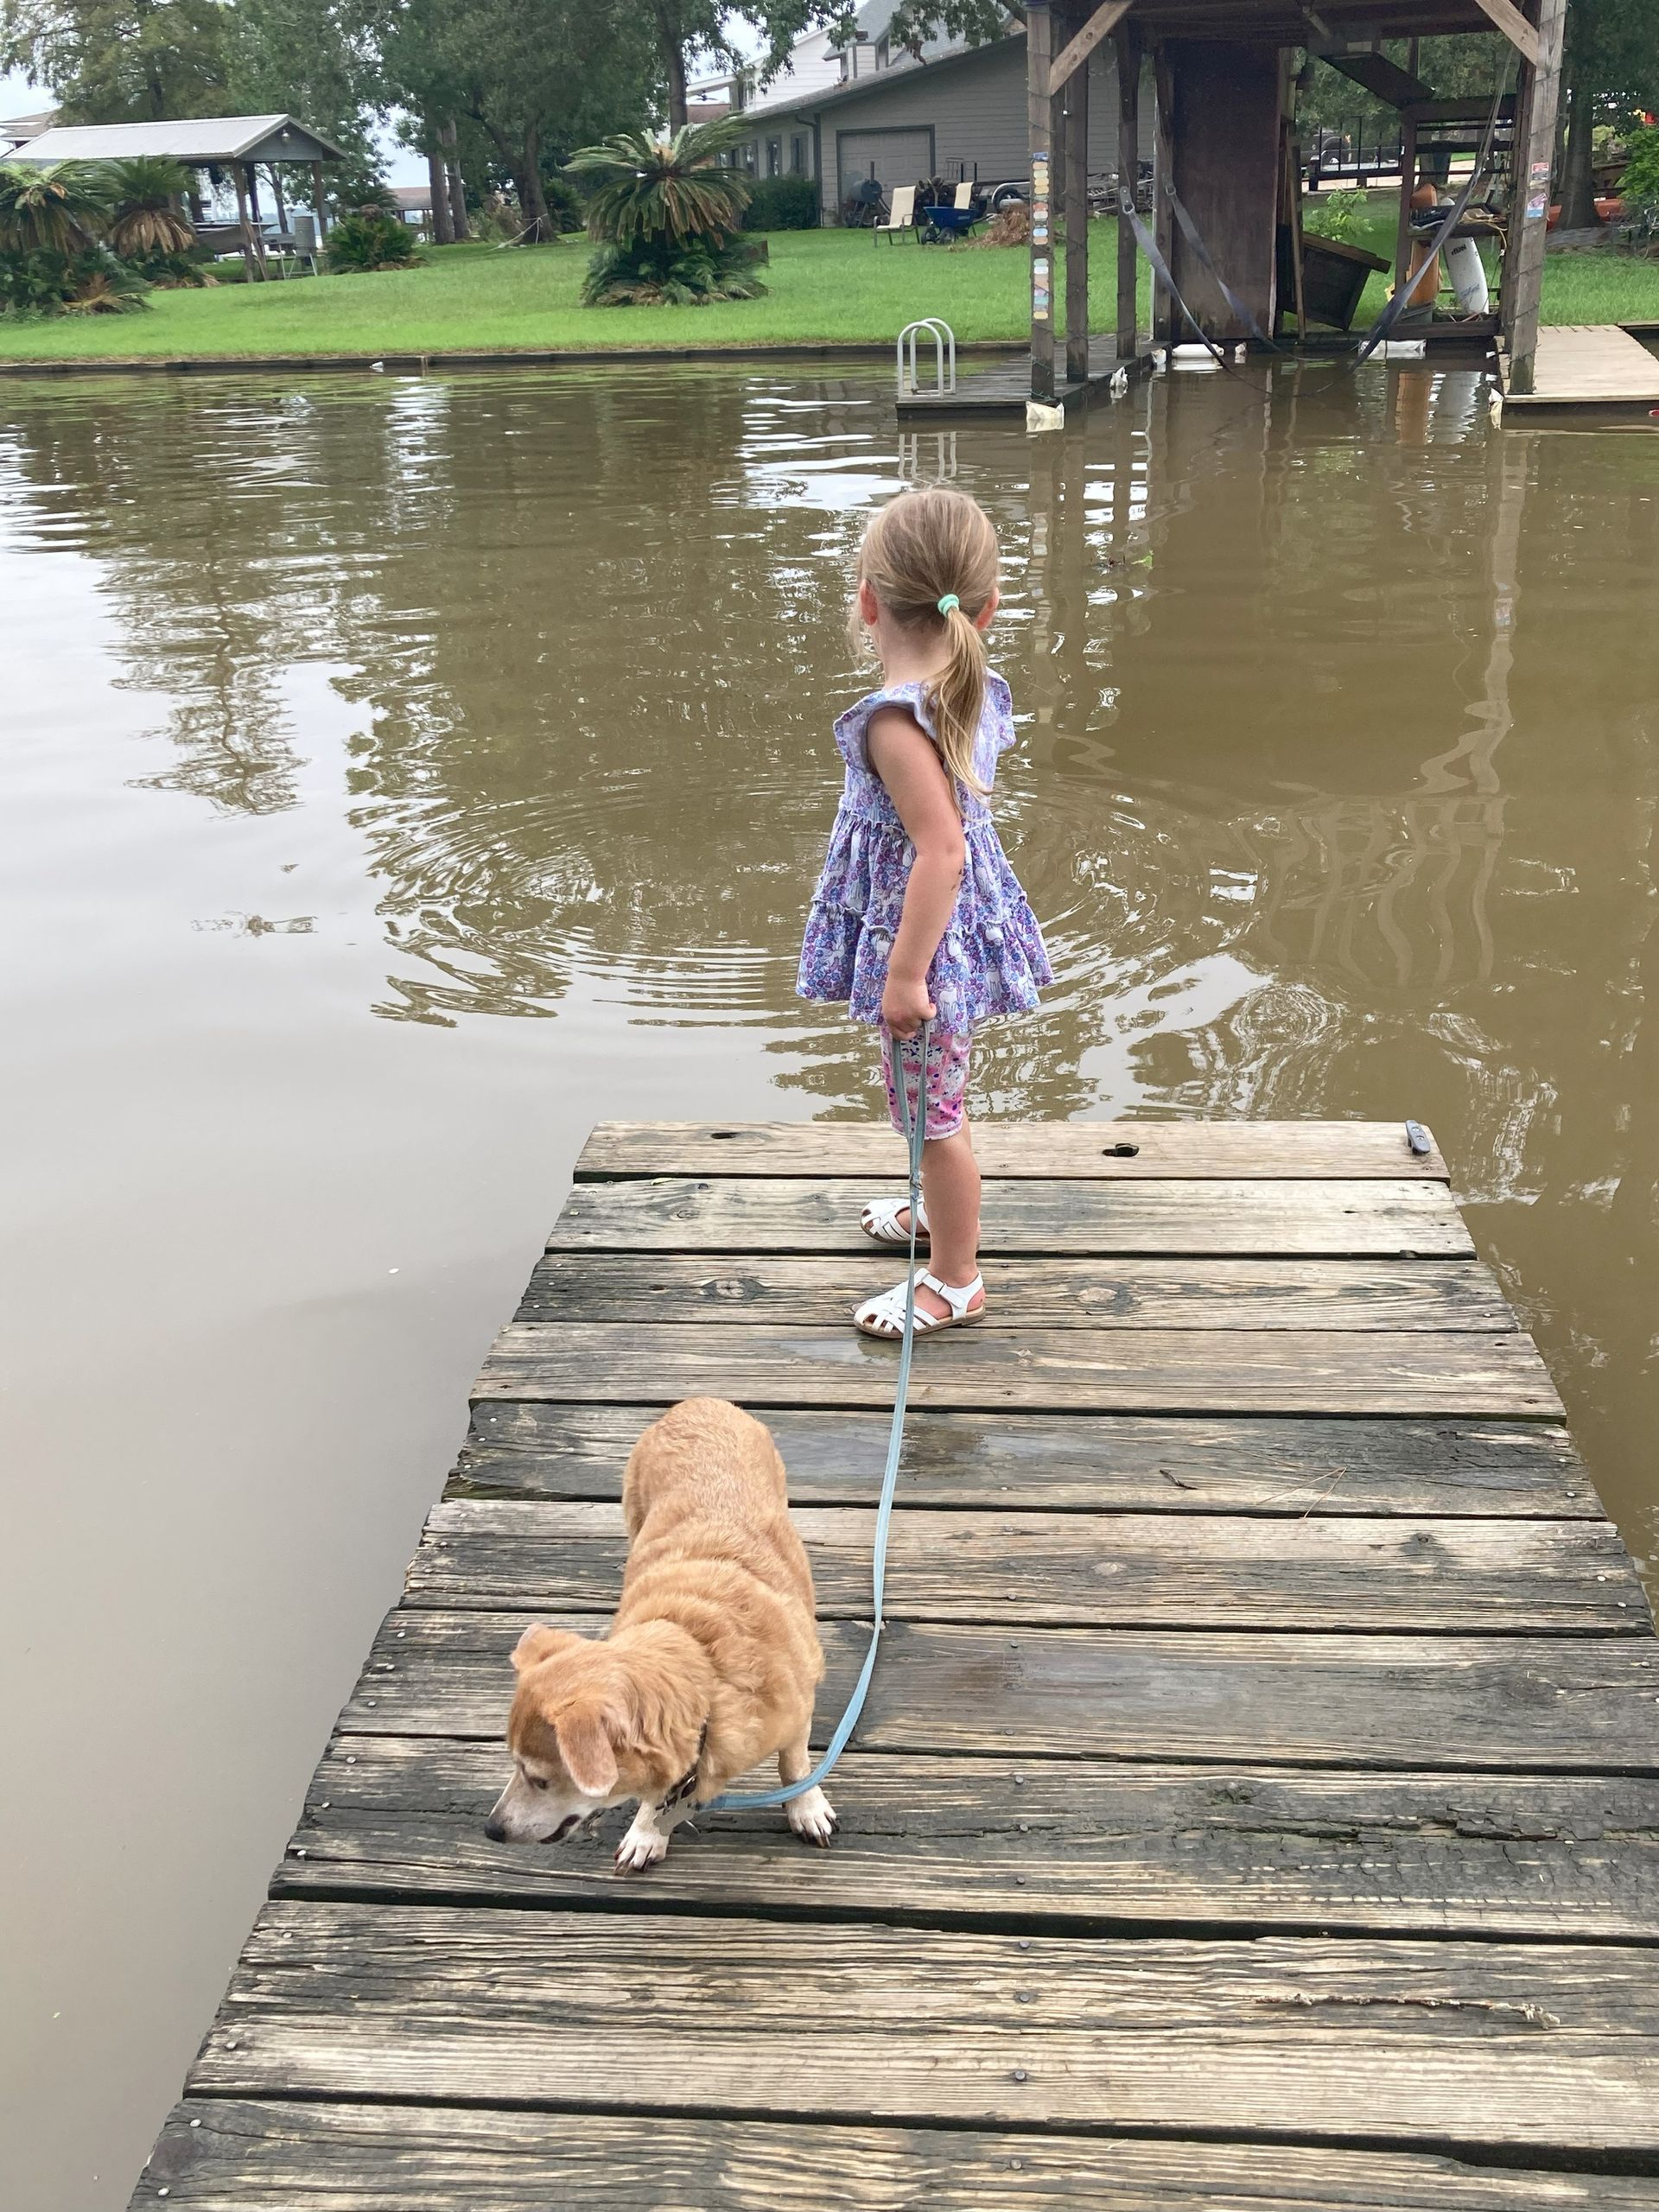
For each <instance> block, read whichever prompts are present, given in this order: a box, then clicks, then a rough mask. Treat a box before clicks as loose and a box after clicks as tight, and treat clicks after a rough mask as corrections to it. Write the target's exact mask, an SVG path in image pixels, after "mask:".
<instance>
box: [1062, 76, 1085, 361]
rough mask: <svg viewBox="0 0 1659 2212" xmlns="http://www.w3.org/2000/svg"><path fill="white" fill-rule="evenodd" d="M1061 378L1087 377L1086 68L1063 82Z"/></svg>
mask: <svg viewBox="0 0 1659 2212" xmlns="http://www.w3.org/2000/svg"><path fill="white" fill-rule="evenodd" d="M1062 98H1063V99H1064V100H1065V373H1066V376H1067V378H1068V379H1069V380H1070V382H1071V383H1073V384H1083V383H1085V382H1086V381H1087V379H1088V376H1089V63H1088V61H1087V60H1086V59H1085V60H1083V61H1081V62H1080V63H1079V64H1078V66H1077V67H1076V68H1075V69H1074V70H1073V71H1072V72H1071V75H1070V77H1068V78H1067V79H1066V82H1065V92H1064V93H1063V95H1062Z"/></svg>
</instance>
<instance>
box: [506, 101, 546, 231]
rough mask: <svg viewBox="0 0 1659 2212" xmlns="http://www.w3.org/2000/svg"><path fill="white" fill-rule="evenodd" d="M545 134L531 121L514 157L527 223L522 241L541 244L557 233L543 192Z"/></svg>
mask: <svg viewBox="0 0 1659 2212" xmlns="http://www.w3.org/2000/svg"><path fill="white" fill-rule="evenodd" d="M541 152H542V134H541V129H540V126H539V125H538V124H534V123H532V124H530V125H529V126H528V127H527V128H526V130H525V131H524V142H523V143H522V145H521V146H520V147H519V149H518V152H517V153H516V154H515V155H514V156H513V157H512V181H513V185H514V187H515V188H516V189H517V191H518V213H519V214H520V215H521V216H522V217H523V219H524V224H525V226H526V227H525V231H524V238H523V240H522V243H523V244H524V245H539V244H541V242H542V241H543V239H546V238H552V236H553V235H554V232H553V219H552V217H551V216H550V214H549V213H548V212H547V201H546V200H545V198H544V197H543V193H542V168H541Z"/></svg>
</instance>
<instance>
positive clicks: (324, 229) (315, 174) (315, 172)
mask: <svg viewBox="0 0 1659 2212" xmlns="http://www.w3.org/2000/svg"><path fill="white" fill-rule="evenodd" d="M311 200H312V205H313V207H314V208H315V213H316V218H317V243H318V245H321V243H322V241H323V239H324V238H327V235H328V216H327V210H326V209H325V208H324V207H323V204H322V163H321V162H312V164H311Z"/></svg>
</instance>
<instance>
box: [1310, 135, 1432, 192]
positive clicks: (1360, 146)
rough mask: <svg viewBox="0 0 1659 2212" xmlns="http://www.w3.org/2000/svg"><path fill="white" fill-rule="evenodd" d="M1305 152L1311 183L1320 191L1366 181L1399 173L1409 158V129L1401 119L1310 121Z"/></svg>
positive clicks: (1367, 182)
mask: <svg viewBox="0 0 1659 2212" xmlns="http://www.w3.org/2000/svg"><path fill="white" fill-rule="evenodd" d="M1302 154H1303V158H1304V160H1305V161H1306V163H1307V185H1308V189H1309V191H1310V192H1318V191H1319V190H1320V189H1321V188H1324V187H1325V186H1327V185H1338V184H1340V185H1366V184H1370V183H1371V182H1372V181H1373V180H1374V179H1376V178H1379V177H1397V176H1398V175H1400V172H1401V168H1402V165H1403V163H1404V161H1405V155H1406V140H1405V132H1404V131H1403V130H1402V128H1401V126H1400V125H1399V124H1397V123H1368V122H1366V121H1364V120H1363V118H1357V119H1356V120H1355V121H1354V122H1352V123H1325V124H1313V125H1309V126H1308V127H1307V128H1306V129H1305V130H1304V131H1303V134H1302Z"/></svg>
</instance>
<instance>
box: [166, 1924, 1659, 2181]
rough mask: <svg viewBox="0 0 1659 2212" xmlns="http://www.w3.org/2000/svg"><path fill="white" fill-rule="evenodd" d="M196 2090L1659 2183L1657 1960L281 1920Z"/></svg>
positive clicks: (794, 1930) (1287, 1944) (266, 1938)
mask: <svg viewBox="0 0 1659 2212" xmlns="http://www.w3.org/2000/svg"><path fill="white" fill-rule="evenodd" d="M554 1991H556V2002H550V2001H549V1993H550V1992H554ZM669 2054H671V2056H672V2066H673V2083H672V2088H671V2091H669V2092H667V2093H666V2094H665V2089H664V2062H665V2059H666V2058H667V2056H668V2055H669ZM189 2086H190V2088H191V2090H192V2091H193V2092H194V2093H196V2094H200V2093H202V2092H204V2091H206V2092H209V2093H216V2094H221V2095H232V2096H257V2095H270V2094H310V2095H317V2096H332V2097H345V2096H354V2097H361V2096H381V2097H385V2096H391V2097H409V2098H422V2099H435V2100H438V2101H442V2102H446V2103H454V2104H475V2103H480V2102H485V2103H493V2104H517V2105H526V2106H540V2107H544V2108H545V2107H553V2108H559V2109H563V2110H566V2111H580V2110H582V2108H583V2107H588V2106H601V2107H608V2108H610V2109H612V2110H617V2109H624V2110H626V2109H637V2108H640V2107H645V2108H652V2107H658V2106H660V2105H661V2104H663V2103H664V2102H671V2103H672V2104H673V2105H674V2106H675V2107H677V2108H678V2109H680V2110H682V2111H688V2110H698V2109H702V2110H711V2111H715V2112H718V2113H721V2114H723V2115H726V2116H741V2115H758V2114H761V2113H766V2112H768V2111H773V2112H777V2111H783V2112H787V2113H791V2114H799V2115H804V2116H807V2117H811V2118H817V2119H826V2120H832V2119H834V2118H836V2116H837V2115H838V2114H841V2113H858V2114H859V2115H860V2116H861V2117H864V2116H868V2117H869V2118H871V2119H875V2120H932V2121H935V2122H938V2121H940V2120H944V2121H956V2122H958V2123H966V2124H969V2125H977V2126H985V2125H990V2124H998V2123H1014V2124H1024V2125H1027V2126H1028V2125H1031V2124H1033V2123H1034V2122H1041V2123H1046V2124H1050V2125H1055V2126H1066V2125H1068V2124H1070V2125H1082V2126H1115V2127H1120V2128H1121V2127H1123V2126H1138V2127H1144V2128H1154V2129H1159V2130H1161V2131H1169V2130H1172V2129H1179V2130H1180V2131H1182V2132H1183V2133H1203V2132H1205V2131H1215V2130H1227V2131H1235V2132H1241V2133H1249V2134H1266V2133H1277V2134H1292V2135H1300V2136H1303V2137H1309V2136H1311V2137H1315V2138H1318V2139H1323V2140H1325V2141H1342V2140H1344V2139H1347V2140H1350V2141H1362V2142H1363V2141H1368V2140H1375V2139H1376V2138H1377V2137H1378V2136H1379V2135H1388V2136H1392V2137H1395V2138H1396V2139H1402V2140H1406V2141H1411V2140H1416V2141H1426V2142H1433V2143H1434V2144H1436V2145H1446V2144H1464V2145H1470V2146H1471V2147H1476V2148H1478V2147H1483V2146H1491V2145H1495V2144H1499V2143H1502V2144H1507V2145H1528V2146H1532V2147H1535V2148H1536V2149H1539V2150H1547V2151H1551V2152H1568V2151H1579V2152H1608V2151H1624V2152H1637V2153H1639V2154H1642V2155H1643V2156H1645V2157H1649V2158H1659V1952H1656V1951H1654V1950H1652V1949H1648V1948H1632V1947H1615V1946H1611V1945H1592V1946H1587V1947H1586V1946H1573V1945H1567V1944H1552V1945H1535V1946H1529V1947H1527V1946H1522V1947H1516V1946H1511V1945H1508V1944H1504V1943H1502V1942H1487V1943H1473V1944H1467V1943H1459V1942H1451V1941H1448V1942H1385V1941H1381V1940H1377V1939H1374V1938H1370V1937H1354V1938H1351V1939H1346V1940H1341V1941H1336V1940H1319V1939H1314V1938H1294V1937H1282V1936H1258V1937H1256V1938H1255V1939H1254V1940H1252V1941H1251V1942H1245V1943H1236V1942H1235V1943H1230V1942H1224V1941H1215V1942H1184V1941H1180V1940H1178V1939H1169V1938H1164V1937H1150V1938H1142V1939H1139V1940H1136V1941H1134V1942H1112V1941H1107V1940H1101V1939H1096V1938H1090V1937H1082V1936H1072V1937H1070V1938H1068V1939H1066V1940H1065V1941H1064V1942H1061V1941H1058V1940H1057V1939H1055V1938H1053V1937H1052V1936H1030V1937H1025V1936H1021V1937H1018V1938H1016V1937H1014V1936H1009V1935H1001V1934H997V1935H992V1934H968V1933H965V1932H961V1931H938V1930H933V1929H923V1928H915V1927H909V1928H906V1929H887V1928H877V1927H868V1928H867V1927H856V1926H848V1925H845V1924H841V1923H833V1922H823V1923H812V1924H810V1926H809V1927H807V1928H805V1929H802V1928H800V1927H798V1925H796V1924H794V1923H783V1922H778V1921H749V1920H744V1919H741V1918H739V1917H735V1916H720V1917H717V1918H714V1919H700V1918H693V1917H684V1918H681V1919H677V1921H675V1923H673V1940H672V1942H664V1941H663V1931H662V1929H661V1927H660V1926H651V1925H648V1924H645V1923H641V1922H639V1920H637V1919H636V1918H635V1917H633V1916H619V1915H616V1914H614V1913H598V1914H583V1913H577V1912H567V1913H563V1914H560V1915H558V1916H550V1915H549V1914H547V1913H544V1912H526V1911H520V1910H465V1909H460V1908H456V1907H454V1906H448V1905H436V1904H435V1905H428V1906H423V1907H414V1906H409V1905H402V1904H334V1903H329V1904H316V1903H311V1902H308V1901H304V1902H302V1901H291V1902H290V1901H278V1902H276V1903H273V1904H268V1905H267V1906H266V1907H265V1908H264V1911H263V1912H262V1913H261V1914H260V1916H259V1919H258V1921H257V1923H256V1925H255V1928H254V1932H253V1934H252V1936H251V1937H250V1939H249V1942H248V1945H247V1948H246V1949H245V1951H244V1953H243V1955H242V1959H241V1961H240V1963H239V1965H238V1967H237V1970H236V1973H235V1974H234V1975H233V1977H232V1982H231V1986H230V1989H229V1992H228V1993H227V1994H226V1999H225V2002H224V2004H223V2005H221V2007H220V2009H219V2017H218V2018H217V2019H216V2020H215V2022H214V2024H213V2027H212V2028H211V2029H210V2030H209V2031H208V2033H207V2038H206V2040H205V2041H204V2043H203V2044H202V2047H201V2050H200V2056H198V2058H197V2060H196V2063H195V2065H194V2068H193V2069H192V2070H191V2076H190V2083H189Z"/></svg>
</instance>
